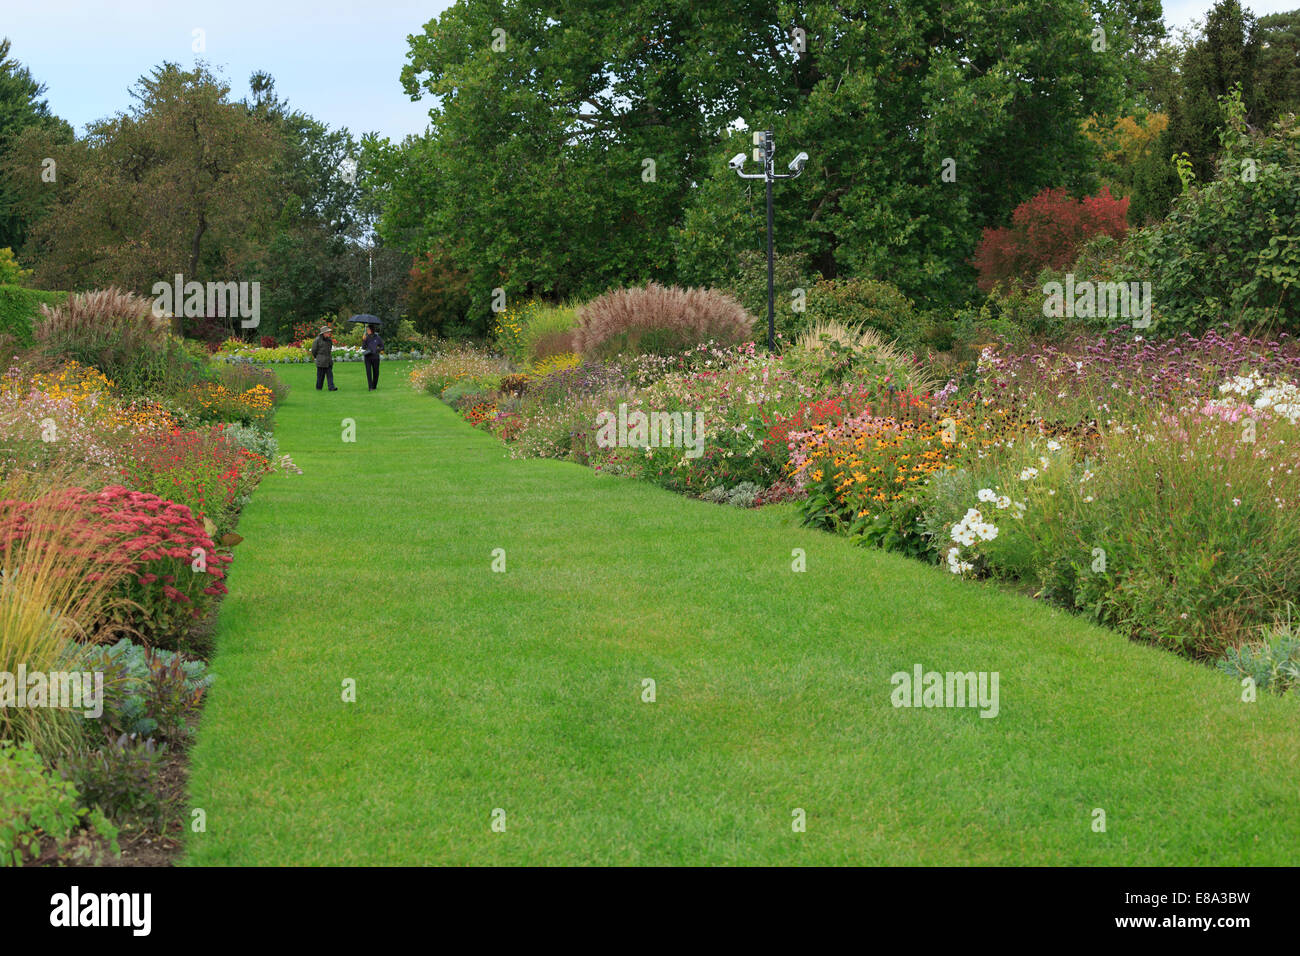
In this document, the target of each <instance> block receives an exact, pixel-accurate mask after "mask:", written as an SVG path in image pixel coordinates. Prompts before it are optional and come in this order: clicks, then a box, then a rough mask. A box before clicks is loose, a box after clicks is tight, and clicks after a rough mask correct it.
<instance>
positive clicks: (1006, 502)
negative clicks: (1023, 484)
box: [996, 495, 1011, 510]
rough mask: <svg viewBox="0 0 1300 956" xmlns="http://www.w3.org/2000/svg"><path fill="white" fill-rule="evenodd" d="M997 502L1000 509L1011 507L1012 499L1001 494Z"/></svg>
mask: <svg viewBox="0 0 1300 956" xmlns="http://www.w3.org/2000/svg"><path fill="white" fill-rule="evenodd" d="M996 504H997V506H998V509H999V510H1001V509H1004V508H1010V507H1011V499H1010V498H1008V497H1007V496H1006V495H999V496H998V499H997V502H996Z"/></svg>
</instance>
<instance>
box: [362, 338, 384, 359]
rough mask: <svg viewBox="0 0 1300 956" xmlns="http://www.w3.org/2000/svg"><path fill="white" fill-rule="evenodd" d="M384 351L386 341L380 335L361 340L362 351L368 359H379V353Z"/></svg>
mask: <svg viewBox="0 0 1300 956" xmlns="http://www.w3.org/2000/svg"><path fill="white" fill-rule="evenodd" d="M383 350H384V340H383V339H381V338H380V337H379V333H378V332H376V333H375V334H374V335H367V336H366V337H365V338H364V339H362V340H361V351H362V352H363V353H364V354H365V356H366V357H367V358H370V357H371V356H374V357H375V358H379V353H380V352H382V351H383Z"/></svg>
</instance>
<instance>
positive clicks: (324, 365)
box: [311, 325, 338, 392]
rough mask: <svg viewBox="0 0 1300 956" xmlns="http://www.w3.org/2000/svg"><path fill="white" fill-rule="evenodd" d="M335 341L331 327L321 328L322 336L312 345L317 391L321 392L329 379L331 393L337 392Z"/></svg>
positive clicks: (317, 337) (324, 326)
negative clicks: (335, 381) (335, 384)
mask: <svg viewBox="0 0 1300 956" xmlns="http://www.w3.org/2000/svg"><path fill="white" fill-rule="evenodd" d="M333 352H334V339H333V338H331V334H330V327H329V326H328V325H323V326H321V330H320V335H318V336H316V338H315V339H314V340H313V341H312V343H311V357H312V358H313V359H315V360H316V391H318V392H319V391H320V390H321V385H322V384H323V383H324V382H325V380H326V379H329V383H330V391H331V392H337V391H338V389H337V388H335V387H334V356H333Z"/></svg>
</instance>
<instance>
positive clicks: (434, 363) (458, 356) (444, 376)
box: [410, 346, 513, 397]
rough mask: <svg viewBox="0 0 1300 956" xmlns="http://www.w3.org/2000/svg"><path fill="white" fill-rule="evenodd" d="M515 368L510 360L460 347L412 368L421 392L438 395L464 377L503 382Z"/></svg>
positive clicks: (413, 381)
mask: <svg viewBox="0 0 1300 956" xmlns="http://www.w3.org/2000/svg"><path fill="white" fill-rule="evenodd" d="M511 371H513V369H512V368H511V367H510V363H509V362H506V361H503V360H502V359H500V358H494V357H493V356H491V355H487V354H485V353H484V352H481V351H479V350H477V349H474V348H472V347H468V346H458V347H456V348H452V349H448V350H447V351H445V352H443V353H441V354H440V355H437V356H435V357H434V358H432V359H430V360H429V362H428V363H426V364H424V365H417V366H416V367H415V368H413V369H412V370H411V374H410V382H411V386H412V387H413V388H415V389H417V390H418V391H422V392H427V393H428V394H430V395H433V396H435V397H437V396H439V395H441V394H442V393H443V391H444V390H446V388H447V386H448V385H451V384H453V383H455V382H459V381H460V380H461V379H463V378H479V379H485V380H486V379H495V380H498V381H499V380H500V378H501V376H502V375H507V374H509V373H510V372H511Z"/></svg>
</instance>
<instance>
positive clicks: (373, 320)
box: [348, 315, 384, 325]
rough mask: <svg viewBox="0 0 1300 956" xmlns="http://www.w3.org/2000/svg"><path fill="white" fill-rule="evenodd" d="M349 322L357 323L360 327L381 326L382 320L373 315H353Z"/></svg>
mask: <svg viewBox="0 0 1300 956" xmlns="http://www.w3.org/2000/svg"><path fill="white" fill-rule="evenodd" d="M348 321H349V322H359V323H360V324H362V325H383V324H384V320H383V319H380V318H377V317H375V316H373V315H354V316H352V318H350V319H348Z"/></svg>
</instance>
